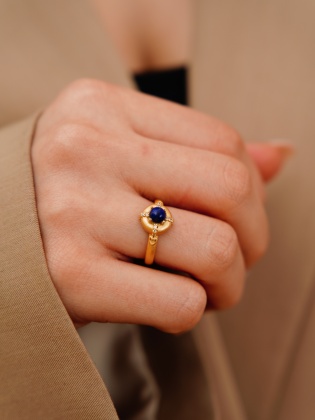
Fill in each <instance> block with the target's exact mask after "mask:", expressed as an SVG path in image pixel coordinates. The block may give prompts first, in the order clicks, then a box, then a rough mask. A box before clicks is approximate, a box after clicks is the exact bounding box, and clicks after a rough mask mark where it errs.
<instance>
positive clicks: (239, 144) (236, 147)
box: [224, 127, 245, 157]
mask: <svg viewBox="0 0 315 420" xmlns="http://www.w3.org/2000/svg"><path fill="white" fill-rule="evenodd" d="M224 138H225V142H226V146H227V149H228V152H229V154H230V155H231V156H235V157H240V156H242V155H243V153H244V150H245V145H244V142H243V140H242V138H241V136H240V134H239V133H238V132H237V131H236V130H234V128H232V127H225V129H224Z"/></svg>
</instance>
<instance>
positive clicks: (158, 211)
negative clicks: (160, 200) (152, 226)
mask: <svg viewBox="0 0 315 420" xmlns="http://www.w3.org/2000/svg"><path fill="white" fill-rule="evenodd" d="M149 216H150V218H151V220H152V221H153V222H154V223H162V222H163V220H165V219H166V212H165V210H164V209H162V208H161V207H153V209H152V210H151V211H150V214H149Z"/></svg>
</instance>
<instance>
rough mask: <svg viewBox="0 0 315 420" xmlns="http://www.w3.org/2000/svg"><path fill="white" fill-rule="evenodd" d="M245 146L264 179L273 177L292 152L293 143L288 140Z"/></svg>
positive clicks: (267, 179)
mask: <svg viewBox="0 0 315 420" xmlns="http://www.w3.org/2000/svg"><path fill="white" fill-rule="evenodd" d="M246 147H247V151H248V153H249V155H250V156H251V158H252V159H253V161H254V162H255V164H256V166H257V168H258V170H259V172H260V174H261V176H262V178H263V179H264V181H269V180H271V179H272V178H274V177H275V175H277V173H278V172H279V171H280V169H281V168H282V166H283V165H284V163H285V162H286V161H287V159H288V158H289V157H290V156H292V154H293V153H294V147H293V145H292V144H290V143H288V142H279V143H251V144H248V145H247V146H246Z"/></svg>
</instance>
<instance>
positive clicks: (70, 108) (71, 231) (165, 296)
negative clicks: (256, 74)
mask: <svg viewBox="0 0 315 420" xmlns="http://www.w3.org/2000/svg"><path fill="white" fill-rule="evenodd" d="M284 149H285V148H284ZM284 149H283V147H282V148H281V147H279V146H272V145H270V146H268V145H264V146H263V147H261V148H260V146H259V145H256V146H254V147H252V150H254V152H253V153H252V151H251V150H249V153H252V155H253V159H255V162H256V164H255V163H254V161H253V159H252V158H251V156H250V154H249V153H248V151H247V149H246V147H245V145H244V143H243V141H242V140H241V138H240V136H239V135H238V133H237V132H236V131H235V130H233V129H232V128H230V127H228V126H227V125H225V124H224V123H222V122H221V121H218V120H217V119H214V118H212V117H209V116H206V115H203V114H201V113H199V112H196V111H194V110H191V109H189V108H187V107H182V106H179V105H176V104H173V103H170V102H168V101H163V100H160V99H156V98H152V97H149V96H147V95H143V94H140V93H137V92H134V91H132V90H128V89H123V88H120V87H118V86H113V85H109V84H106V83H103V82H100V81H95V80H79V81H76V82H74V83H72V84H71V85H70V86H68V87H67V88H66V89H64V90H63V91H62V92H61V93H60V95H59V96H58V97H57V98H56V99H55V101H54V102H53V103H52V104H51V105H50V106H49V107H48V108H47V109H46V111H45V112H44V113H43V114H42V116H41V118H40V119H39V121H38V124H37V129H36V133H35V136H34V142H33V146H32V162H33V169H34V179H35V189H36V199H37V206H38V216H39V221H40V227H41V232H42V236H43V242H44V248H45V253H46V258H47V264H48V268H49V271H50V274H51V277H52V281H53V283H54V285H55V287H56V289H57V291H58V293H59V295H60V297H61V299H62V301H63V303H64V305H65V307H66V309H67V311H68V313H69V314H70V316H71V318H72V320H73V322H74V323H75V324H76V325H83V324H85V323H88V322H90V321H99V322H126V323H136V324H145V325H152V326H154V327H157V328H159V329H161V330H163V331H167V332H172V333H179V332H183V331H186V330H189V329H190V328H192V327H193V326H194V325H196V323H197V322H198V321H199V320H200V318H201V316H202V314H203V313H204V310H205V308H206V307H210V308H220V309H221V308H227V307H230V306H232V305H234V304H236V303H237V302H238V301H239V299H240V297H241V295H242V292H243V288H244V281H245V274H246V268H247V267H249V266H251V265H252V264H254V263H255V262H256V261H257V260H258V259H259V258H260V257H261V256H262V255H263V253H264V252H265V250H266V248H267V244H268V237H269V234H268V222H267V217H266V213H265V209H264V197H265V193H264V184H263V182H262V177H261V175H260V174H262V175H263V176H265V178H266V179H269V178H271V177H272V176H273V175H274V174H275V173H276V172H277V171H278V170H279V168H280V166H281V164H282V162H283V161H284V158H285V153H283V150H284ZM257 156H259V158H258V159H257ZM257 168H258V169H257ZM259 172H260V173H259ZM157 198H159V199H161V200H163V201H164V203H165V205H166V206H168V207H169V209H170V211H171V212H172V215H173V217H174V225H173V226H172V228H171V229H170V230H169V231H167V232H166V233H165V234H164V235H163V236H161V237H160V240H159V244H158V247H157V252H156V258H155V261H156V263H157V264H158V265H159V266H162V267H165V268H166V270H164V271H163V270H155V269H152V268H151V267H145V266H142V265H139V264H135V261H136V260H137V259H143V258H144V253H145V248H146V242H147V234H146V233H145V232H144V231H143V229H142V227H141V224H140V221H139V215H140V213H141V212H142V211H143V210H144V209H145V208H146V207H147V206H148V205H150V204H151V203H152V201H154V200H155V199H157ZM183 273H188V274H189V275H190V276H186V275H183Z"/></svg>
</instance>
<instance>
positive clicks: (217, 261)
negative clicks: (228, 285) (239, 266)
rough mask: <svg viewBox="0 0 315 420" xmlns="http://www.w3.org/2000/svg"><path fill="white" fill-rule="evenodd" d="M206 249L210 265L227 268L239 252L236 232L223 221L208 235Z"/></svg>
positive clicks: (222, 268) (221, 268)
mask: <svg viewBox="0 0 315 420" xmlns="http://www.w3.org/2000/svg"><path fill="white" fill-rule="evenodd" d="M206 250H207V255H208V259H209V262H208V263H209V265H211V266H212V267H213V266H215V267H217V269H219V270H221V271H222V270H227V269H228V268H229V267H230V266H231V265H232V264H233V263H234V261H235V259H236V257H237V254H238V252H239V244H238V238H237V235H236V232H235V231H234V229H233V228H232V227H231V226H230V225H228V224H226V223H223V222H222V223H221V224H220V226H219V227H217V228H216V229H214V231H213V232H212V234H211V235H209V237H208V241H207V243H206Z"/></svg>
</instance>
